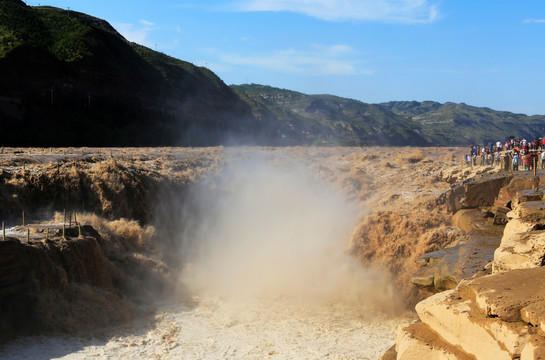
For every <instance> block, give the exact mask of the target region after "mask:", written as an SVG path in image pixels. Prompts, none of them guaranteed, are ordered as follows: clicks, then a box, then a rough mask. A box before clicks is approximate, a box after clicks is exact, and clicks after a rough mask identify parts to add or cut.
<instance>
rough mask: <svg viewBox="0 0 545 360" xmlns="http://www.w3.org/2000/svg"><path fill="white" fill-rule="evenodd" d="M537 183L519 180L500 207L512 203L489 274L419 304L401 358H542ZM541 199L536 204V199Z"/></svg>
mask: <svg viewBox="0 0 545 360" xmlns="http://www.w3.org/2000/svg"><path fill="white" fill-rule="evenodd" d="M538 185H539V179H537V178H533V179H530V178H521V179H517V178H514V179H513V180H511V181H510V183H509V184H507V185H506V186H505V187H504V188H502V189H501V190H500V191H499V195H498V199H496V201H495V204H496V205H499V206H512V207H513V209H512V210H511V211H510V212H508V213H507V214H506V219H507V220H509V222H508V223H507V225H506V227H505V230H504V232H503V236H502V238H501V243H500V245H499V247H498V248H497V249H496V250H495V251H494V257H493V262H492V263H491V264H492V266H491V267H490V266H488V268H490V270H491V272H492V273H491V274H490V275H486V276H481V277H478V278H472V279H468V280H462V281H460V282H459V284H458V285H457V286H456V287H455V288H454V289H451V290H446V291H443V292H441V293H438V294H435V295H433V296H431V297H429V298H427V299H425V300H423V301H421V302H420V303H418V304H417V305H416V312H417V314H418V316H419V319H420V320H419V321H417V322H415V323H413V324H410V325H408V326H405V327H402V328H401V329H399V335H398V339H397V342H396V346H395V349H396V357H395V358H396V359H398V360H404V359H417V358H418V359H423V358H425V359H506V360H507V359H509V360H511V359H521V360H529V359H543V358H545V282H544V281H543V279H544V278H545V267H544V266H543V264H544V263H545V232H544V231H543V230H542V229H543V228H544V225H543V224H545V202H543V201H541V199H542V194H541V190H540V189H539V188H538ZM535 200H539V201H535Z"/></svg>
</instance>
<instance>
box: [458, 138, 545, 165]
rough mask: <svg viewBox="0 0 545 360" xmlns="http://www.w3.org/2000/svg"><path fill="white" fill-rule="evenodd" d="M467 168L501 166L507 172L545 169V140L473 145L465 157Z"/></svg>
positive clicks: (517, 139)
mask: <svg viewBox="0 0 545 360" xmlns="http://www.w3.org/2000/svg"><path fill="white" fill-rule="evenodd" d="M465 163H466V165H467V166H477V165H481V166H483V165H490V166H494V165H501V164H503V168H504V169H506V170H511V169H512V170H513V171H517V170H533V169H534V166H535V167H536V169H537V168H538V167H540V168H541V169H544V168H545V138H535V139H534V140H533V141H527V140H526V139H520V138H515V137H509V138H508V139H507V140H506V141H505V142H502V141H497V142H496V143H488V145H484V146H481V145H471V147H470V149H469V153H468V154H466V155H465Z"/></svg>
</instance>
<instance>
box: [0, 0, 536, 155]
mask: <svg viewBox="0 0 545 360" xmlns="http://www.w3.org/2000/svg"><path fill="white" fill-rule="evenodd" d="M0 133H1V134H3V135H4V136H3V137H2V139H1V143H0V145H5V146H9V145H15V146H25V145H26V146H129V145H132V146H159V145H181V146H204V145H207V146H208V145H219V144H257V145H311V144H314V145H346V146H362V145H398V146H399V145H415V146H426V145H439V146H442V145H467V144H470V143H483V142H489V141H495V140H497V139H503V138H505V137H506V136H509V135H513V136H524V137H527V138H530V137H533V136H536V135H539V136H543V135H545V117H544V116H532V117H528V116H526V115H521V114H513V113H508V112H499V111H494V110H491V109H487V108H476V107H472V106H467V105H465V104H453V103H445V104H439V103H436V102H431V101H426V102H415V101H412V102H408V101H407V102H389V103H383V104H366V103H363V102H361V101H357V100H352V99H345V98H341V97H337V96H332V95H307V94H302V93H299V92H296V91H291V90H285V89H278V88H273V87H270V86H264V85H256V84H247V85H238V86H235V85H233V86H227V85H226V84H225V83H224V82H223V81H222V80H221V79H220V78H219V77H218V76H217V75H216V74H214V73H213V72H212V71H210V70H209V69H206V68H203V67H198V66H195V65H193V64H191V63H189V62H186V61H182V60H178V59H175V58H173V57H170V56H168V55H165V54H162V53H159V52H156V51H153V50H151V49H149V48H146V47H144V46H141V45H138V44H134V43H130V42H128V41H127V40H126V39H125V38H123V36H121V35H120V34H119V33H118V32H117V31H116V30H115V29H114V28H113V27H111V26H110V24H108V23H107V22H106V21H104V20H101V19H98V18H95V17H93V16H90V15H87V14H82V13H78V12H74V11H67V10H63V9H58V8H54V7H51V6H38V7H30V6H27V5H25V4H24V3H23V2H22V1H19V0H0ZM5 134H7V135H5Z"/></svg>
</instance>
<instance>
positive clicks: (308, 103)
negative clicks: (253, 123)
mask: <svg viewBox="0 0 545 360" xmlns="http://www.w3.org/2000/svg"><path fill="white" fill-rule="evenodd" d="M231 87H232V88H233V89H234V90H235V91H236V92H237V93H238V94H239V95H240V96H241V98H243V99H244V100H245V101H246V102H248V104H249V105H250V106H251V108H252V110H253V112H254V115H255V116H256V117H258V118H268V119H271V118H274V119H276V120H277V121H278V122H279V123H281V124H282V126H281V127H280V129H281V130H280V131H281V135H283V136H289V137H291V138H298V139H300V141H301V142H304V143H313V144H329V145H346V146H353V145H417V146H424V145H430V144H432V142H431V141H430V140H429V139H426V138H425V137H424V136H423V135H422V134H423V132H424V131H423V128H422V126H421V125H420V124H418V123H416V122H414V121H411V120H408V119H407V118H406V117H404V116H400V115H397V114H395V113H394V112H392V111H389V110H387V109H385V108H384V107H382V106H380V105H374V104H366V103H363V102H361V101H357V100H351V99H345V98H341V97H338V96H332V95H306V94H302V93H299V92H295V91H290V90H283V89H278V88H273V87H270V86H264V85H256V84H251V85H239V86H234V85H232V86H231Z"/></svg>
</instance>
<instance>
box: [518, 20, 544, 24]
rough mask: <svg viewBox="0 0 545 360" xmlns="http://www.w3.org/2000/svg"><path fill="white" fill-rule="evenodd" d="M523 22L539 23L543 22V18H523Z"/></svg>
mask: <svg viewBox="0 0 545 360" xmlns="http://www.w3.org/2000/svg"><path fill="white" fill-rule="evenodd" d="M523 23H525V24H530V23H539V24H541V23H545V19H525V20H524V21H523Z"/></svg>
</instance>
